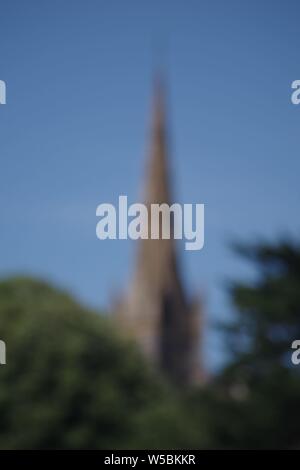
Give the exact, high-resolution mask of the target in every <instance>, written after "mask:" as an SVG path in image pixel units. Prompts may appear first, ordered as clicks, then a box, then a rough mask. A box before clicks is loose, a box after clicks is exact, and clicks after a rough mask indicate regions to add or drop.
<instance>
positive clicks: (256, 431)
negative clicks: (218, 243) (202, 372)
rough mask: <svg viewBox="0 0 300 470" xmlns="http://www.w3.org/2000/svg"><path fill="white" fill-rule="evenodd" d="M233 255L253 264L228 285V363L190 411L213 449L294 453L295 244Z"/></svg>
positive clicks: (299, 249)
mask: <svg viewBox="0 0 300 470" xmlns="http://www.w3.org/2000/svg"><path fill="white" fill-rule="evenodd" d="M237 251H238V252H239V253H240V254H242V255H243V256H246V258H247V259H249V260H251V261H254V262H255V264H256V265H257V266H258V269H259V271H258V276H257V278H256V281H253V282H248V283H245V282H243V283H241V282H235V283H233V285H232V286H231V288H230V292H231V296H232V299H233V303H234V305H235V307H236V312H235V320H234V322H232V324H230V325H229V326H227V327H226V329H225V333H226V337H227V339H228V340H229V345H230V348H231V353H232V361H231V363H230V364H229V365H228V366H227V367H226V368H225V369H224V370H223V371H222V373H221V374H220V375H219V377H218V378H217V379H216V380H215V381H214V382H213V384H212V385H211V386H210V387H209V390H207V391H206V392H205V393H206V400H205V404H206V406H205V408H204V407H203V406H200V405H199V396H197V398H196V397H195V401H194V402H192V403H191V406H194V407H197V403H198V419H199V420H200V419H202V422H203V421H205V422H206V427H207V430H208V436H209V444H208V445H209V446H211V447H231V448H294V447H300V425H299V422H300V406H299V400H300V366H293V364H292V362H291V356H292V352H293V350H292V349H291V345H292V342H293V341H294V340H295V339H300V245H297V244H295V243H288V242H280V243H278V244H276V245H268V244H258V245H255V246H250V247H245V246H243V247H241V246H239V247H237ZM196 395H197V394H196ZM202 400H203V397H202ZM195 409H196V408H195Z"/></svg>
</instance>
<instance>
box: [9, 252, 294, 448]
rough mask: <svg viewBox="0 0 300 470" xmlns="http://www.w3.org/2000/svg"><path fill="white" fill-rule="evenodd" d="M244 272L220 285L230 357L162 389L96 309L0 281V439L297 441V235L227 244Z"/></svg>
mask: <svg viewBox="0 0 300 470" xmlns="http://www.w3.org/2000/svg"><path fill="white" fill-rule="evenodd" d="M238 251H239V253H242V254H243V255H245V256H247V258H248V259H250V260H252V261H254V262H255V263H256V264H257V267H258V276H257V278H256V280H255V281H253V282H248V283H246V282H244V283H241V282H237V283H234V284H233V285H232V286H231V289H230V291H231V296H232V300H233V303H234V305H235V308H236V312H235V321H234V322H232V324H230V325H227V326H226V328H225V333H226V338H227V340H228V343H229V345H230V348H231V353H232V360H231V363H230V364H228V366H227V367H226V368H225V369H224V370H223V371H222V372H221V373H220V374H219V375H218V376H217V377H215V378H214V379H213V380H212V381H211V382H210V383H209V384H207V385H206V386H205V387H203V388H201V389H194V390H190V391H188V392H185V393H183V392H181V394H180V395H179V394H178V393H175V391H174V390H171V389H170V388H169V387H168V386H167V385H166V384H164V383H163V381H162V380H161V379H160V378H159V377H157V376H156V375H155V374H154V373H153V372H152V371H151V370H150V368H149V366H148V365H147V364H146V363H145V361H144V360H143V359H142V358H141V357H140V355H139V353H138V352H137V351H136V349H135V347H134V346H133V345H131V344H129V343H128V342H125V341H124V340H123V339H121V338H120V337H119V336H118V334H117V333H116V332H115V331H114V329H113V327H112V324H111V323H110V322H109V320H107V319H106V318H104V317H102V316H100V315H99V314H97V313H93V312H91V311H89V310H87V309H85V308H83V307H81V306H80V305H79V304H78V303H77V302H75V301H74V300H73V299H72V298H71V297H70V296H68V295H67V294H65V293H63V292H61V291H59V290H57V289H54V288H52V287H51V286H49V285H48V284H45V283H42V282H40V281H36V280H30V279H10V280H6V281H3V282H2V283H0V339H3V340H4V341H5V342H6V344H7V365H5V366H0V448H14V449H16V448H36V449H41V448H68V449H79V448H98V449H100V448H106V449H108V448H110V449H118V448H119V449H122V448H127V449H131V448H148V449H151V448H152V449H167V448H185V449H201V448H233V449H240V448H242V449H243V448H300V424H299V423H300V365H299V366H294V365H292V363H291V355H292V352H293V351H292V349H291V344H292V342H293V341H294V340H295V339H300V246H299V245H295V244H292V243H280V244H278V245H276V246H268V245H259V246H254V247H248V248H239V250H238Z"/></svg>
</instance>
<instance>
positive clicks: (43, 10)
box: [0, 0, 300, 368]
mask: <svg viewBox="0 0 300 470" xmlns="http://www.w3.org/2000/svg"><path fill="white" fill-rule="evenodd" d="M299 13H300V4H299V2H297V1H296V0H295V1H294V0H289V1H287V2H282V1H276V0H274V1H268V0H265V1H257V0H256V1H255V0H252V1H250V0H249V1H247V0H244V1H238V0H236V1H232V0H228V1H227V2H224V1H223V0H205V1H194V0H189V1H176V0H173V1H171V0H166V1H164V2H161V1H158V0H153V1H151V2H150V1H145V0H139V1H130V0H127V1H126V2H125V1H121V0H118V1H116V0H112V1H110V2H104V1H100V0H98V1H96V0H87V1H83V0H81V1H79V0H75V1H74V0H73V1H71V0H68V1H67V0H64V1H61V0H60V1H57V0H54V1H51V2H41V1H32V0H28V1H26V2H24V1H21V0H19V1H16V0H9V1H8V0H1V1H0V14H1V28H0V79H1V80H5V81H6V84H7V104H6V105H5V106H0V156H1V157H0V158H1V172H0V188H1V198H0V214H1V232H0V237H1V244H0V272H1V275H2V276H5V275H7V274H12V273H20V272H21V273H30V274H32V275H38V276H42V277H44V278H46V279H50V280H52V281H53V282H55V283H57V284H59V285H62V286H63V287H65V288H67V289H69V290H71V291H72V292H74V293H75V294H76V296H77V297H78V298H79V299H81V300H82V301H83V302H85V303H86V304H88V305H92V306H97V307H102V308H104V309H105V308H108V306H109V304H110V300H111V298H112V297H113V296H114V295H115V293H118V292H119V291H120V290H123V289H125V287H126V284H127V283H128V275H129V274H130V272H132V266H133V256H134V248H135V246H134V244H133V243H132V242H129V241H106V242H100V241H99V240H97V238H96V236H95V227H96V222H97V220H96V217H95V209H96V206H97V205H98V204H100V203H101V202H113V203H114V202H117V199H118V196H119V194H127V195H128V197H129V200H131V201H132V202H134V201H136V200H137V199H138V198H139V195H140V190H141V187H142V182H143V175H144V168H145V157H146V151H147V139H148V132H149V121H150V104H151V94H152V82H153V75H154V70H155V65H156V63H157V61H158V60H161V57H162V56H163V61H164V63H165V68H166V75H167V88H168V121H169V128H170V135H171V144H172V145H171V163H172V168H173V170H174V179H175V183H176V200H177V201H179V202H189V203H191V202H193V203H196V202H198V203H204V204H205V205H206V214H205V217H206V219H205V247H204V249H203V250H202V251H200V252H182V263H183V265H184V273H185V278H186V283H187V285H188V288H189V289H190V290H191V292H193V291H195V290H196V291H199V292H202V293H203V295H204V298H205V303H206V317H207V320H206V321H207V323H208V325H212V323H213V321H214V320H215V319H225V318H228V317H230V311H231V307H230V305H229V302H228V299H227V296H226V292H225V290H224V284H225V281H226V280H228V279H232V278H240V277H243V278H247V277H251V276H252V275H253V272H252V271H251V267H249V266H247V265H244V263H243V262H242V261H240V260H238V259H236V258H235V256H234V255H233V254H232V253H231V251H230V249H229V248H228V242H229V241H231V240H232V239H233V240H235V239H237V240H245V241H253V240H256V239H258V238H263V239H270V240H276V239H277V238H278V237H280V236H281V235H284V234H289V235H294V236H295V235H298V231H299V226H300V222H299V207H298V204H299V172H300V160H299V145H298V139H299V136H300V133H299V127H300V106H299V107H297V106H293V105H292V104H291V101H290V96H291V88H290V87H291V83H292V81H293V80H296V79H300V57H299V37H300V34H299V33H300V23H299ZM161 50H163V52H161ZM205 351H206V357H207V362H208V364H209V366H210V367H211V368H215V367H218V365H220V363H221V362H222V360H223V358H224V356H223V350H222V348H221V344H220V338H219V337H218V335H215V334H212V333H210V334H209V335H208V337H207V339H206V342H205Z"/></svg>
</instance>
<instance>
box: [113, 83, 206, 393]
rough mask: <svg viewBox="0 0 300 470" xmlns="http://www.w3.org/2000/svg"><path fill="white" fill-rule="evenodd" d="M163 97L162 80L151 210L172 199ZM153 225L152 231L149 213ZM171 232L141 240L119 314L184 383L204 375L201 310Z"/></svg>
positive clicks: (149, 188) (155, 359) (150, 171)
mask: <svg viewBox="0 0 300 470" xmlns="http://www.w3.org/2000/svg"><path fill="white" fill-rule="evenodd" d="M164 98H165V97H164V90H163V84H162V82H161V81H160V80H157V82H156V83H155V90H154V102H153V111H152V113H153V114H152V127H151V138H150V149H149V150H150V151H149V158H148V167H147V173H146V185H145V196H144V197H145V200H144V203H145V204H146V205H147V207H148V214H149V215H150V205H151V204H163V203H166V204H168V205H171V204H172V191H171V187H170V181H169V168H168V159H167V153H168V149H167V132H166V116H165V102H164ZM171 222H172V220H171ZM148 225H149V233H150V225H151V220H150V217H149V220H148ZM172 234H173V229H172V227H171V239H162V238H161V236H160V237H159V239H157V240H156V239H155V240H154V239H150V238H149V239H146V240H145V239H142V240H139V242H138V246H137V260H136V267H135V273H134V277H133V280H132V283H131V285H130V288H129V291H128V295H127V296H126V298H125V299H124V300H122V301H121V303H120V305H119V306H118V308H117V313H116V316H117V322H118V325H119V326H120V327H121V328H122V330H124V331H126V332H128V333H129V334H130V335H131V336H132V337H133V338H134V339H135V340H136V342H137V343H138V344H139V346H140V348H141V350H142V351H143V353H144V354H145V355H146V357H147V358H149V359H150V361H151V362H152V363H153V364H154V366H155V367H156V368H158V369H159V370H160V371H161V373H162V374H163V375H164V376H166V377H167V378H168V379H169V380H170V381H171V382H172V383H173V384H175V385H177V386H185V385H189V384H192V383H195V382H199V380H201V372H202V371H201V368H200V309H199V305H198V302H190V301H189V299H188V298H187V295H186V293H185V291H184V287H183V283H182V279H181V276H180V269H179V265H178V258H177V251H176V241H175V240H174V238H173V237H172Z"/></svg>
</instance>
